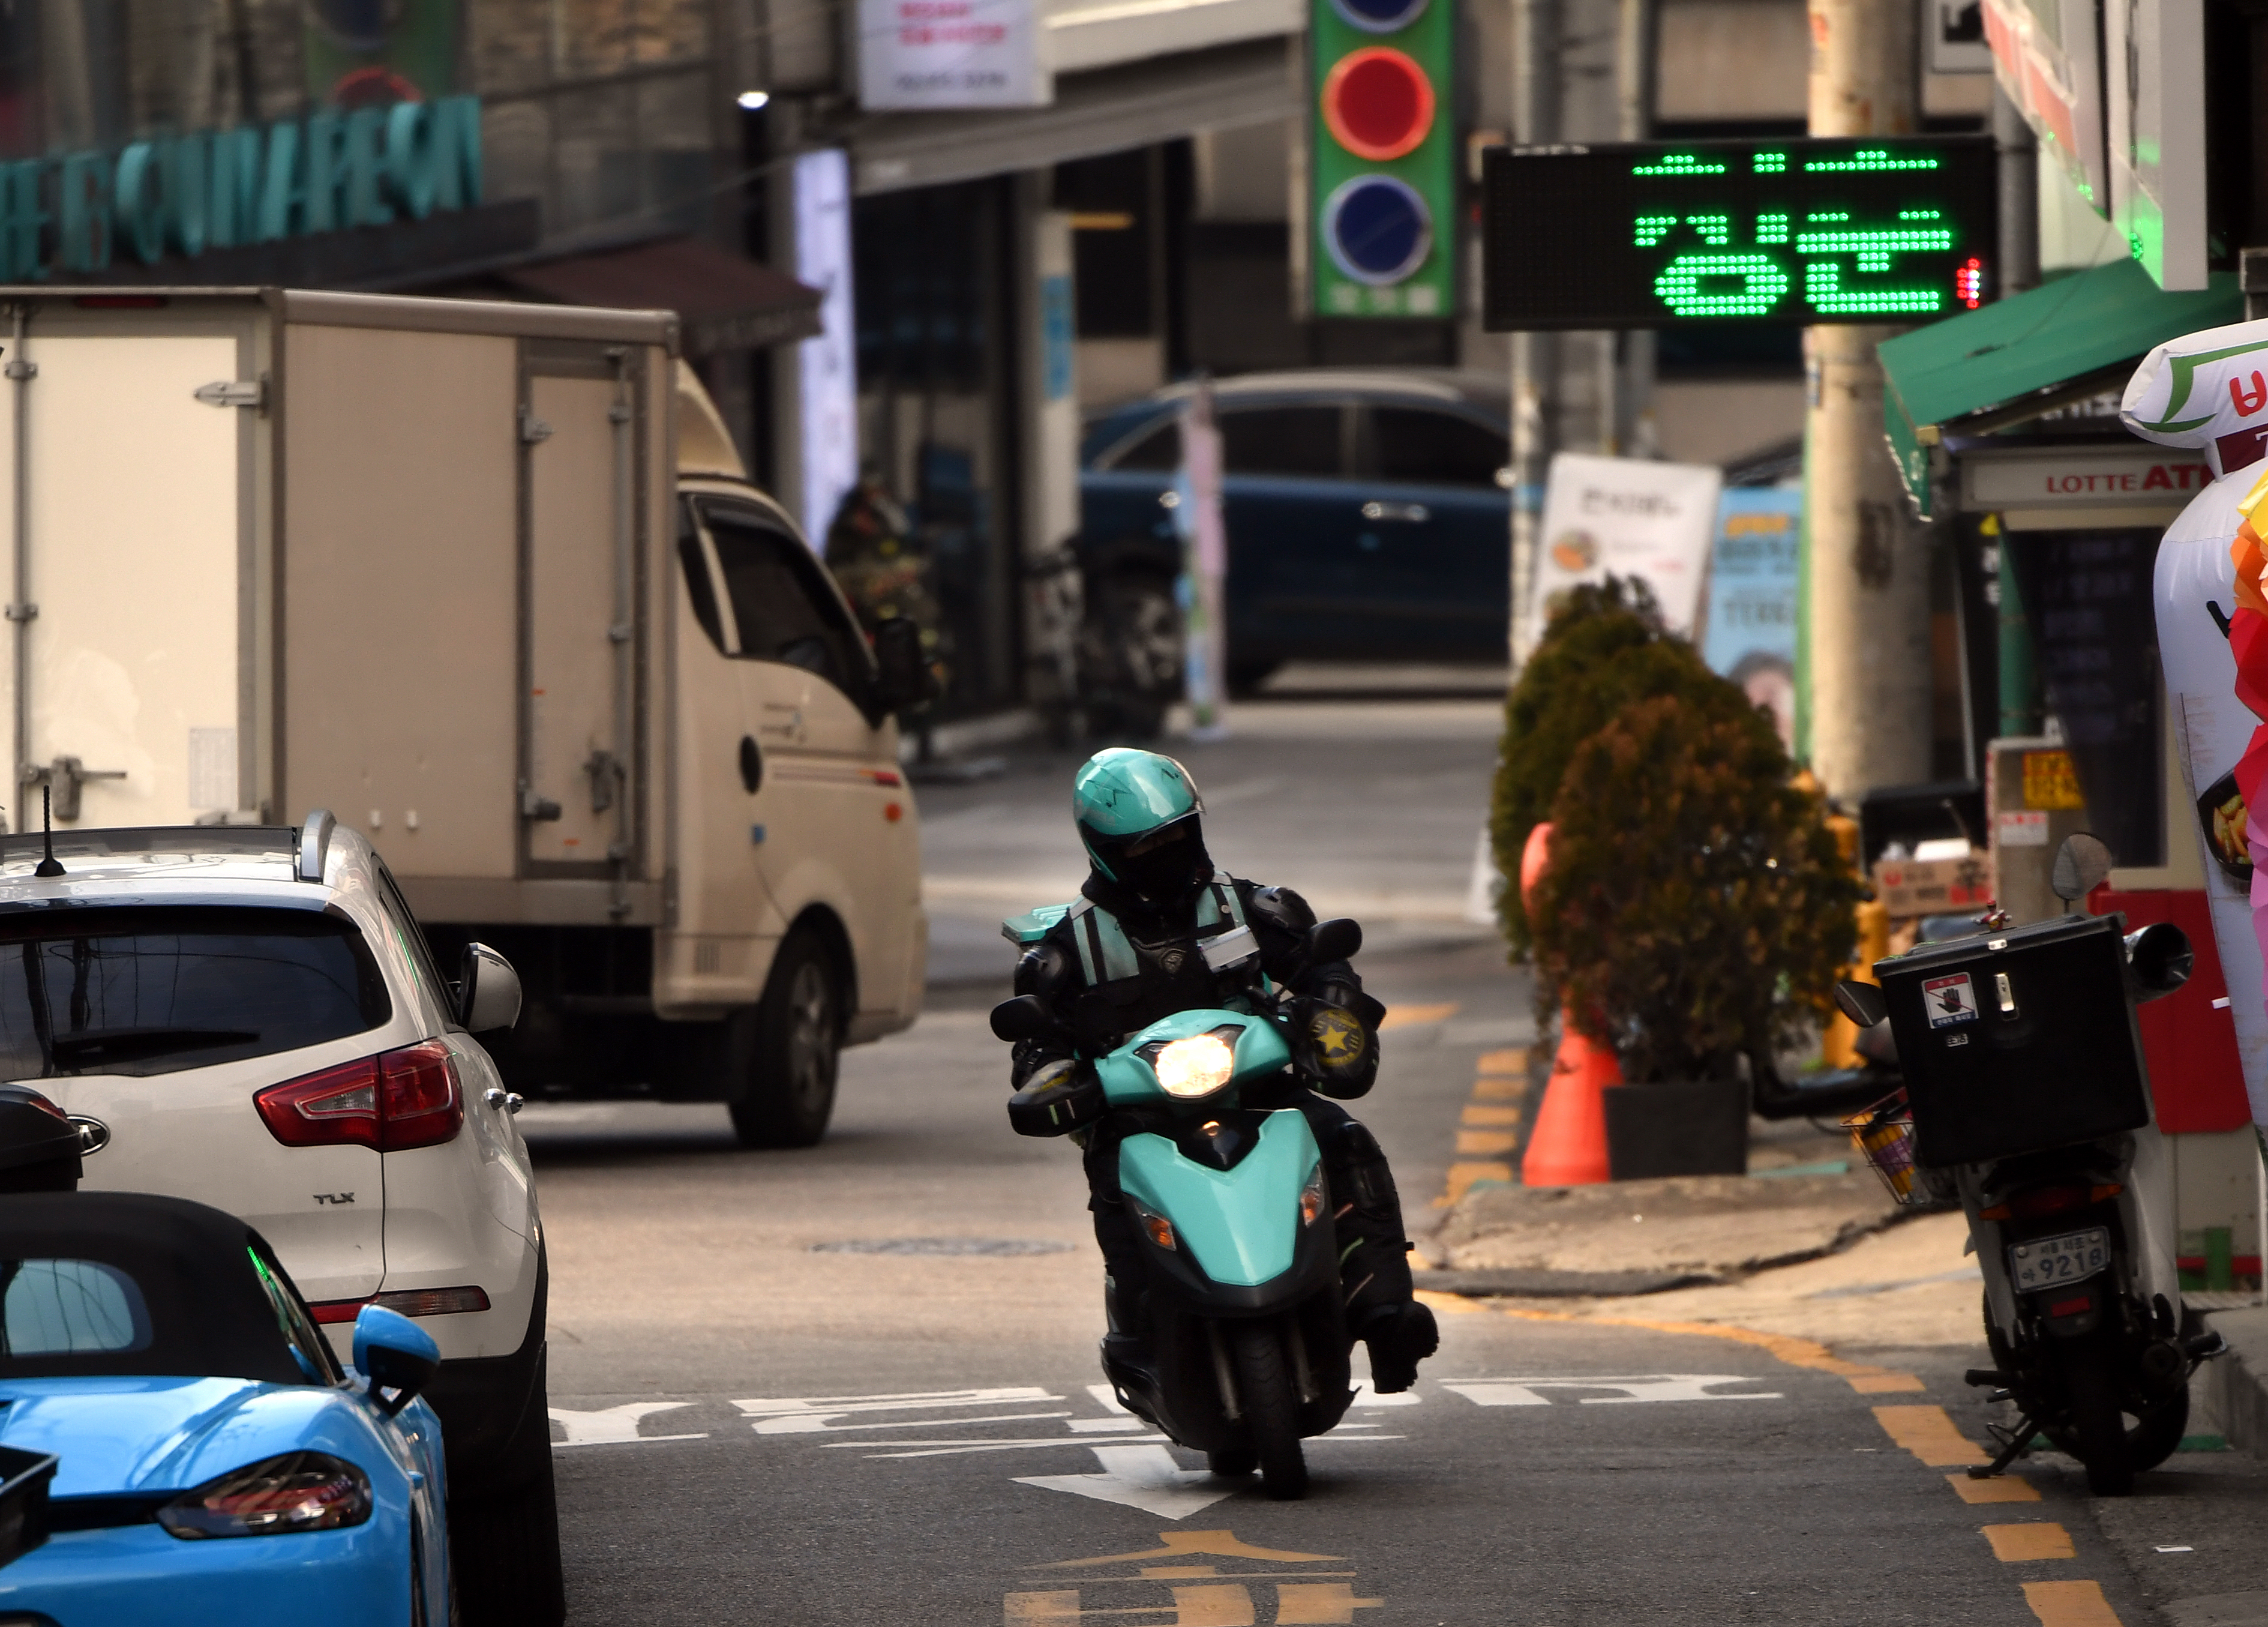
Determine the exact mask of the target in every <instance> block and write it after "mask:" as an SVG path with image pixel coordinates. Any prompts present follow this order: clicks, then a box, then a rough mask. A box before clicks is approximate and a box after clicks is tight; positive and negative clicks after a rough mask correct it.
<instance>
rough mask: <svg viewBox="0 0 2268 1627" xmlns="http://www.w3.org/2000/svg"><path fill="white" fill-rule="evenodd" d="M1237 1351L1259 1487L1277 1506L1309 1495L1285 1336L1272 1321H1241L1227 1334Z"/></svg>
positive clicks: (1241, 1393) (1238, 1383) (1297, 1398)
mask: <svg viewBox="0 0 2268 1627" xmlns="http://www.w3.org/2000/svg"><path fill="white" fill-rule="evenodd" d="M1229 1337H1230V1339H1231V1340H1232V1341H1233V1342H1234V1345H1235V1349H1236V1386H1237V1390H1238V1392H1239V1394H1238V1396H1237V1400H1238V1401H1240V1402H1241V1407H1240V1410H1241V1412H1242V1413H1243V1414H1244V1422H1245V1424H1246V1426H1247V1427H1248V1428H1249V1429H1250V1430H1251V1431H1252V1446H1253V1450H1254V1452H1255V1453H1256V1454H1257V1455H1258V1457H1259V1459H1260V1479H1261V1484H1262V1486H1263V1489H1264V1490H1266V1491H1267V1493H1268V1495H1269V1496H1270V1498H1274V1499H1275V1500H1276V1501H1278V1502H1279V1503H1284V1502H1289V1501H1291V1500H1292V1499H1293V1498H1303V1497H1305V1496H1307V1458H1306V1456H1305V1454H1303V1453H1301V1452H1300V1396H1299V1392H1298V1390H1297V1388H1296V1387H1294V1385H1293V1383H1292V1364H1291V1361H1290V1359H1289V1358H1288V1357H1286V1355H1285V1350H1284V1332H1283V1329H1282V1328H1281V1327H1278V1325H1277V1324H1276V1323H1275V1322H1273V1321H1255V1322H1241V1323H1239V1324H1237V1325H1236V1326H1235V1327H1233V1328H1232V1329H1231V1330H1230V1333H1229Z"/></svg>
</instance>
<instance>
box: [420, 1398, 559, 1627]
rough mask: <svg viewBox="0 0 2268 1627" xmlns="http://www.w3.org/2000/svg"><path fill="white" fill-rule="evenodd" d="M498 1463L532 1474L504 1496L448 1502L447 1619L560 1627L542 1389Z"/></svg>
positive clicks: (470, 1624)
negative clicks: (450, 1614) (520, 1466)
mask: <svg viewBox="0 0 2268 1627" xmlns="http://www.w3.org/2000/svg"><path fill="white" fill-rule="evenodd" d="M539 1452H540V1453H541V1456H540V1457H539V1456H538V1455H537V1453H539ZM502 1457H503V1458H504V1460H505V1461H509V1462H512V1463H519V1462H523V1461H524V1462H525V1463H526V1464H527V1467H528V1468H531V1469H533V1470H534V1473H533V1474H532V1475H530V1476H528V1477H527V1478H526V1479H523V1480H521V1481H520V1482H519V1483H518V1484H517V1485H513V1486H512V1487H510V1488H509V1489H508V1490H502V1491H495V1492H487V1493H482V1494H479V1495H475V1496H467V1497H461V1498H460V1497H452V1498H450V1499H449V1584H450V1591H451V1594H452V1595H453V1606H454V1609H453V1618H461V1620H462V1621H463V1623H464V1627H560V1623H563V1622H564V1621H565V1620H566V1619H567V1585H566V1581H565V1579H564V1578H563V1576H562V1574H561V1570H560V1563H559V1506H558V1498H557V1495H556V1491H555V1490H554V1488H553V1485H552V1480H551V1411H550V1408H549V1405H548V1404H547V1392H546V1391H545V1390H543V1389H542V1388H540V1387H539V1388H538V1389H537V1391H536V1393H535V1394H534V1396H532V1397H531V1398H530V1399H529V1401H528V1408H527V1416H526V1417H525V1418H524V1419H523V1420H522V1421H521V1424H520V1427H519V1429H518V1430H516V1431H514V1438H513V1439H512V1443H511V1445H510V1446H507V1447H506V1448H505V1449H504V1453H503V1454H502Z"/></svg>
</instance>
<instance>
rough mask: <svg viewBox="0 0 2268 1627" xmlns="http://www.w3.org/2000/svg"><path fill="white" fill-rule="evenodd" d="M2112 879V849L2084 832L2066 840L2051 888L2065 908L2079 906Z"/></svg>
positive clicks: (2058, 850) (2050, 874)
mask: <svg viewBox="0 0 2268 1627" xmlns="http://www.w3.org/2000/svg"><path fill="white" fill-rule="evenodd" d="M2109 879H2110V848H2108V847H2104V846H2103V845H2102V840H2101V839H2100V838H2097V837H2093V836H2089V835H2088V833H2087V832H2085V831H2080V832H2077V833H2076V834H2074V835H2071V836H2066V837H2065V838H2064V839H2063V846H2062V847H2058V848H2057V849H2056V856H2055V869H2053V870H2052V871H2051V872H2050V873H2049V876H2048V884H2049V885H2051V886H2052V887H2053V888H2054V889H2055V895H2056V897H2058V899H2062V900H2063V901H2064V902H2065V903H2066V904H2076V903H2078V902H2079V901H2080V899H2083V898H2085V897H2086V896H2087V895H2088V893H2090V892H2093V891H2095V889H2096V888H2097V887H2100V886H2101V885H2102V884H2103V883H2104V882H2105V881H2107V880H2109Z"/></svg>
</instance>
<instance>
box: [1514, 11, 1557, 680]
mask: <svg viewBox="0 0 2268 1627" xmlns="http://www.w3.org/2000/svg"><path fill="white" fill-rule="evenodd" d="M1565 33H1566V19H1565V16H1564V14H1563V10H1562V5H1561V0H1513V73H1514V75H1515V78H1516V82H1515V84H1514V85H1513V92H1514V94H1513V144H1515V145H1518V146H1523V147H1535V146H1544V145H1547V144H1550V143H1552V142H1555V141H1557V140H1558V139H1559V124H1560V93H1559V92H1560V84H1559V78H1560V76H1559V51H1560V43H1561V41H1562V40H1563V39H1564V38H1565ZM1541 248H1542V246H1541V245H1539V251H1541ZM1559 350H1560V346H1559V336H1558V335H1557V334H1556V333H1536V332H1525V333H1515V334H1513V336H1512V471H1513V488H1512V667H1513V672H1514V673H1515V674H1517V673H1518V672H1519V670H1520V667H1521V662H1525V661H1526V660H1527V659H1528V648H1529V646H1530V643H1531V640H1530V639H1529V636H1528V622H1529V618H1531V616H1532V615H1533V613H1534V612H1533V610H1532V608H1531V607H1532V603H1533V598H1534V595H1535V561H1536V556H1537V554H1538V553H1539V552H1540V551H1541V550H1542V547H1543V483H1544V481H1545V480H1546V479H1547V478H1548V477H1549V476H1550V471H1551V454H1552V453H1553V452H1554V451H1555V450H1557V445H1558V440H1559Z"/></svg>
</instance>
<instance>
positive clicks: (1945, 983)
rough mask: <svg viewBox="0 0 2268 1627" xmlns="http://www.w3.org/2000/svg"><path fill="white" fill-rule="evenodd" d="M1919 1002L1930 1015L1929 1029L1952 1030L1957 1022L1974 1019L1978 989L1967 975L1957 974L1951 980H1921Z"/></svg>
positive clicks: (1944, 978)
mask: <svg viewBox="0 0 2268 1627" xmlns="http://www.w3.org/2000/svg"><path fill="white" fill-rule="evenodd" d="M1921 1003H1922V1009H1924V1010H1926V1011H1927V1012H1928V1013H1929V1025H1930V1026H1931V1027H1932V1028H1951V1027H1952V1026H1953V1025H1954V1024H1956V1023H1973V1022H1975V1021H1976V1020H1977V987H1976V985H1974V984H1973V983H1971V982H1970V980H1969V974H1968V973H1966V972H1956V973H1953V975H1952V976H1950V977H1933V978H1924V979H1923V980H1922V985H1921Z"/></svg>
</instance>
